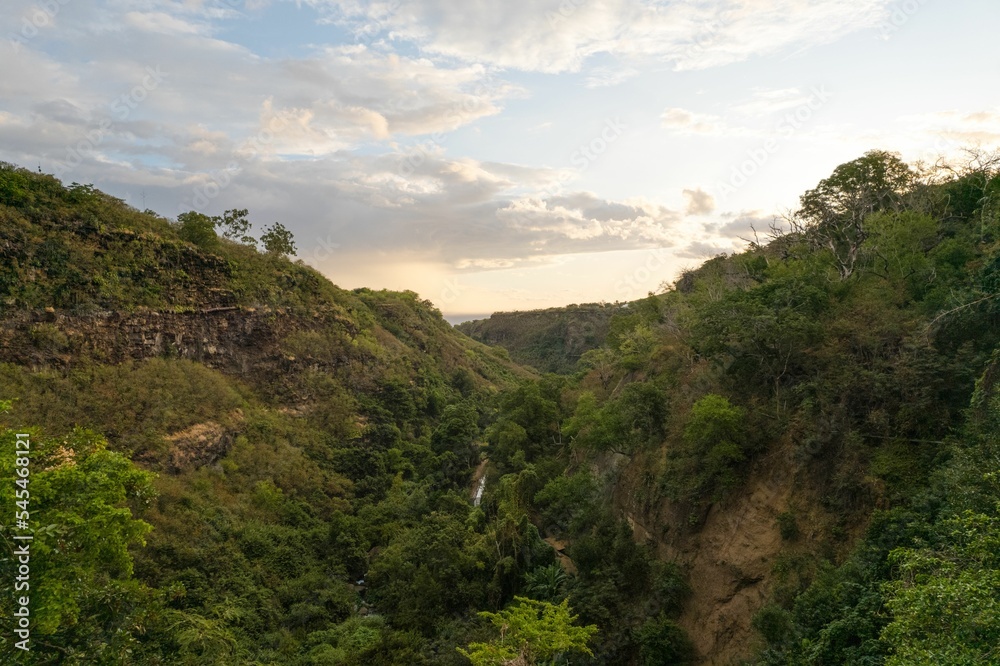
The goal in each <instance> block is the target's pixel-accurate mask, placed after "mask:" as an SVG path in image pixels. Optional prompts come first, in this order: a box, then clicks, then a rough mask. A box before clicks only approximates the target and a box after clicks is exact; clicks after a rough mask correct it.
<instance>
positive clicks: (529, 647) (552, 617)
mask: <svg viewBox="0 0 1000 666" xmlns="http://www.w3.org/2000/svg"><path fill="white" fill-rule="evenodd" d="M479 615H480V616H481V617H483V618H486V619H488V620H489V621H490V622H491V623H492V624H493V626H494V627H496V628H497V629H498V630H499V631H500V637H499V638H497V639H494V640H492V641H490V642H489V643H472V644H471V645H469V649H468V651H466V650H463V649H461V648H459V652H461V653H462V654H464V655H465V656H466V657H468V658H469V659H470V660H471V661H472V663H473V666H505V665H507V664H524V665H525V666H530V665H532V664H546V663H552V662H553V661H554V660H555V659H557V658H558V657H560V656H563V655H566V654H570V653H574V652H576V653H582V654H586V655H591V656H592V655H593V653H592V652H591V651H590V648H589V647H587V643H588V642H589V641H590V639H591V638H593V636H594V634H596V633H597V627H596V626H594V625H592V624H591V625H587V626H584V627H581V626H579V625H577V624H575V622H576V619H577V617H576V616H575V615H570V610H569V600H566V599H564V600H563V602H562V603H561V604H558V605H556V604H551V603H548V602H546V601H535V600H534V599H527V598H525V597H515V598H514V603H513V604H511V605H510V606H508V607H507V608H505V609H504V610H502V611H500V612H499V613H488V612H484V613H480V614H479Z"/></svg>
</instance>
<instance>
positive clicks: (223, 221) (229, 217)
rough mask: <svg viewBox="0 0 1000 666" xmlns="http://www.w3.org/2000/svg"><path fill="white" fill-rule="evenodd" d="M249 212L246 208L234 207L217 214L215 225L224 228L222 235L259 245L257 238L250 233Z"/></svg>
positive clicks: (251, 245) (248, 243)
mask: <svg viewBox="0 0 1000 666" xmlns="http://www.w3.org/2000/svg"><path fill="white" fill-rule="evenodd" d="M248 214H249V211H247V209H246V208H233V209H232V210H227V211H226V212H225V213H223V214H222V215H216V216H215V217H213V218H212V221H213V222H214V223H215V226H217V227H219V228H220V229H222V230H223V231H222V235H223V236H225V237H226V238H228V239H229V240H231V241H236V242H237V243H243V244H244V245H249V246H250V247H257V239H256V238H254V237H253V236H251V235H250V228H251V224H250V220H248V219H247V215H248Z"/></svg>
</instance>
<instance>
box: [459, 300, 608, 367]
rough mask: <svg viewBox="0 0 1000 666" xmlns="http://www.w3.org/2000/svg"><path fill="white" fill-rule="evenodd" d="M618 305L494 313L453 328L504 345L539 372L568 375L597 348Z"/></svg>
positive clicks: (577, 306) (471, 336) (586, 305)
mask: <svg viewBox="0 0 1000 666" xmlns="http://www.w3.org/2000/svg"><path fill="white" fill-rule="evenodd" d="M621 307H622V306H621V304H618V303H615V304H610V303H588V304H584V305H568V306H566V307H564V308H547V309H545V310H527V311H524V312H494V313H493V314H492V315H490V317H489V318H488V319H477V320H473V321H466V322H462V323H461V324H459V325H458V326H456V327H455V328H457V329H458V330H460V331H461V332H462V333H465V334H466V335H468V336H469V337H470V338H472V339H474V340H478V341H479V342H482V343H485V344H488V345H496V346H498V347H503V348H504V349H506V350H507V351H508V352H509V353H510V357H511V359H513V360H514V361H517V362H518V363H521V364H523V365H528V366H531V367H533V368H535V369H537V370H540V371H542V372H556V373H559V374H570V373H572V372H574V371H575V370H576V369H577V363H578V362H579V360H580V358H581V357H582V356H583V355H584V354H585V353H586V352H588V351H590V350H591V349H595V348H597V347H600V346H601V345H602V344H603V343H604V340H605V338H606V337H607V335H608V325H609V323H610V321H611V317H612V316H613V315H614V314H615V313H616V312H617V311H618V310H620V309H621Z"/></svg>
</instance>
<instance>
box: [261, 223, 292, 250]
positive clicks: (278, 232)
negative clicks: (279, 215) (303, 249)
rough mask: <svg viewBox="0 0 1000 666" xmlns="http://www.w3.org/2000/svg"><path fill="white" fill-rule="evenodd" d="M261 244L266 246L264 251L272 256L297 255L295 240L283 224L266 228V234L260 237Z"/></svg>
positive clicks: (275, 224)
mask: <svg viewBox="0 0 1000 666" xmlns="http://www.w3.org/2000/svg"><path fill="white" fill-rule="evenodd" d="M260 242H261V243H263V244H264V249H265V250H267V251H268V252H269V253H270V254H281V255H288V254H295V238H294V236H292V232H291V231H289V230H288V229H286V228H285V225H283V224H281V222H275V223H274V224H273V225H271V226H270V227H264V234H263V235H262V236H261V237H260Z"/></svg>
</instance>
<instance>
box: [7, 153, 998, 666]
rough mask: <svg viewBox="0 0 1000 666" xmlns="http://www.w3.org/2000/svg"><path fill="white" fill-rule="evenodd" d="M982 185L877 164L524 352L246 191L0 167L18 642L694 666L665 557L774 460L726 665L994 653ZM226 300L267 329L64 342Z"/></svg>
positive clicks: (386, 660) (824, 186)
mask: <svg viewBox="0 0 1000 666" xmlns="http://www.w3.org/2000/svg"><path fill="white" fill-rule="evenodd" d="M998 201H1000V177H998V175H997V173H996V162H995V161H990V160H989V159H987V156H983V155H979V156H978V157H977V159H976V160H973V161H971V162H970V163H969V164H968V165H966V166H965V167H963V168H960V169H958V168H956V169H952V170H950V171H948V172H945V173H941V172H938V171H926V172H922V171H917V170H915V169H913V168H911V167H909V166H907V165H905V164H903V163H902V162H900V161H899V160H898V159H897V158H896V157H895V156H894V155H891V154H888V153H883V152H873V153H869V154H867V155H865V156H863V157H862V158H859V159H858V160H856V161H853V162H851V163H848V164H846V165H842V166H841V167H838V169H837V170H835V172H834V173H833V174H832V175H831V176H830V178H828V179H825V180H824V181H823V182H821V183H820V184H819V185H818V186H817V188H815V189H813V190H810V191H809V192H807V193H806V194H805V195H804V196H803V200H802V208H801V210H800V211H799V212H798V213H797V214H796V215H795V216H794V217H793V218H792V219H791V220H790V224H789V225H787V226H785V227H783V228H782V227H780V226H778V225H776V226H775V228H774V229H773V230H772V234H771V238H770V242H769V243H767V244H753V245H751V247H749V248H748V249H747V250H746V251H745V252H743V253H739V254H735V255H732V256H719V257H716V258H714V259H712V260H709V261H708V262H706V263H705V264H704V265H703V266H702V267H701V268H699V269H697V270H694V271H690V272H688V273H686V274H684V275H682V276H681V278H680V279H679V280H678V281H677V282H676V283H675V284H674V285H673V287H672V288H670V289H668V290H667V291H666V292H665V293H662V294H659V295H651V296H650V297H648V298H645V299H642V300H640V301H637V302H634V303H631V304H629V306H628V307H627V308H621V307H615V308H613V312H610V313H609V314H608V317H607V318H606V322H605V325H604V326H605V328H603V329H602V330H601V331H600V332H599V334H596V333H595V334H594V335H593V336H591V337H590V338H587V339H586V340H585V341H583V342H581V344H579V345H578V346H577V347H574V352H573V354H574V355H579V357H580V358H579V363H578V364H576V365H574V364H575V363H576V359H575V358H574V359H573V364H564V361H566V360H567V358H568V357H567V356H566V355H565V351H566V347H560V350H557V351H556V352H554V353H556V354H557V356H558V357H559V359H560V360H559V364H562V365H560V367H559V368H558V369H560V370H563V371H569V370H570V366H573V367H575V372H576V374H573V375H569V374H563V375H552V374H549V375H544V376H538V375H536V374H534V373H532V372H530V371H527V370H525V369H523V368H520V367H518V366H516V365H515V364H513V363H511V362H510V361H509V359H508V358H507V356H506V354H504V353H502V352H501V351H497V350H494V349H490V348H487V347H485V346H483V345H481V344H478V343H476V342H473V341H472V340H470V339H469V338H467V337H465V336H463V335H461V334H459V333H458V332H455V331H454V330H453V329H451V327H449V326H448V325H447V324H446V323H445V322H444V320H443V319H442V318H441V316H440V314H439V313H437V312H436V311H435V310H434V309H433V307H432V306H431V305H430V304H429V303H427V302H425V301H421V300H420V299H419V298H418V297H417V296H416V294H412V293H411V292H404V293H393V292H384V291H383V292H375V291H371V290H364V289H361V290H355V291H353V292H348V291H344V290H341V289H338V288H337V287H335V286H333V285H332V284H330V283H329V282H327V281H326V280H325V279H323V278H322V276H320V275H319V274H318V273H316V272H315V271H313V270H312V269H310V268H309V267H307V266H305V265H304V264H301V263H295V262H292V261H290V260H289V259H288V258H287V257H285V256H283V255H285V254H287V253H288V252H290V251H291V250H290V247H289V245H287V244H285V243H286V241H287V242H288V243H291V239H290V238H289V237H287V236H285V235H284V234H283V233H282V230H281V229H279V228H277V227H271V228H270V230H269V232H268V233H272V232H274V234H276V235H272V236H269V237H268V238H269V239H270V240H265V241H264V243H265V248H264V249H265V250H266V251H265V252H263V253H260V252H257V251H256V250H255V249H254V248H252V247H250V245H251V243H250V240H252V238H251V237H249V236H248V235H247V233H248V231H247V230H248V228H247V227H245V224H246V223H247V215H248V214H247V212H246V211H240V210H237V211H227V212H226V213H225V214H223V215H222V216H221V217H218V218H211V217H207V216H200V217H199V214H197V213H191V214H186V215H182V216H181V218H180V219H179V220H178V221H177V222H171V221H169V220H165V219H163V218H160V217H157V216H155V215H151V214H147V213H140V212H138V211H135V210H133V209H130V208H128V207H127V206H125V205H124V204H122V203H121V202H120V201H116V200H114V199H112V198H110V197H107V196H106V195H104V194H102V193H100V192H98V191H97V190H94V189H93V188H91V187H89V186H80V185H76V184H74V185H72V186H70V187H68V188H64V187H62V186H61V185H60V184H59V183H58V182H56V181H55V180H54V179H52V178H50V177H46V176H42V175H38V174H32V173H30V172H27V171H24V170H20V169H16V168H13V167H9V166H3V167H2V168H0V254H2V256H3V263H2V264H0V315H2V317H3V321H0V324H2V326H0V340H2V341H3V344H4V346H3V347H2V348H0V361H6V362H4V363H2V364H0V387H2V388H0V391H2V392H0V400H6V401H13V402H12V405H10V406H11V409H10V411H9V412H8V413H6V414H4V415H3V416H0V419H2V423H0V426H2V427H3V428H4V430H3V434H2V435H0V442H2V443H3V446H4V448H3V456H2V457H0V469H2V472H3V475H2V478H3V479H4V483H5V486H4V487H3V488H2V489H0V493H2V497H3V499H4V511H5V512H7V511H8V507H9V506H11V505H12V504H13V499H14V498H13V497H12V496H11V493H12V492H13V486H11V485H10V484H9V483H7V480H8V479H10V478H11V475H12V465H13V463H12V460H13V458H12V457H11V456H12V448H11V437H12V435H11V434H10V432H11V431H12V430H16V431H24V430H28V431H30V432H31V433H32V436H33V438H34V439H35V440H36V441H37V442H38V449H37V452H36V453H35V454H34V455H36V458H35V459H33V465H34V466H35V467H34V474H35V477H34V480H33V482H32V483H33V484H36V486H33V491H32V492H33V493H34V492H36V491H37V493H38V495H37V497H36V496H35V495H34V494H33V495H32V498H33V502H37V504H33V505H32V506H33V511H34V513H33V515H32V521H33V523H34V524H35V525H37V526H38V527H37V529H38V530H39V531H38V541H37V544H38V548H39V553H40V555H39V564H38V569H37V576H38V578H37V583H38V586H39V591H38V594H39V595H40V596H39V597H38V598H39V599H41V600H42V601H44V604H42V606H41V607H39V610H38V611H37V614H36V616H35V624H34V625H33V627H34V633H33V638H34V641H35V642H34V644H33V650H32V652H31V653H28V654H20V653H18V654H17V655H16V656H17V659H19V660H20V662H19V663H38V664H40V663H52V662H56V661H61V662H65V663H108V664H118V663H121V664H168V663H180V664H301V665H303V666H305V665H319V664H347V665H350V664H404V663H405V664H431V663H433V664H456V665H466V666H467V665H468V664H469V663H470V662H471V663H479V664H504V663H506V664H511V663H523V664H531V663H539V664H540V663H560V664H577V665H583V664H644V665H654V664H685V663H696V662H697V661H698V659H699V655H698V654H696V643H697V641H693V640H692V635H693V634H691V635H689V633H687V632H685V630H684V628H686V629H688V630H693V631H699V629H700V628H699V627H698V626H692V622H691V621H690V619H689V618H686V617H685V615H684V613H685V605H686V604H689V603H691V601H690V600H691V599H692V597H693V596H695V595H697V593H698V584H699V581H697V580H689V579H688V578H689V577H688V572H687V570H686V568H685V565H684V563H683V560H682V559H680V558H678V559H677V560H676V561H675V560H674V559H673V558H671V557H669V556H668V554H670V553H674V554H676V552H677V551H676V550H671V548H672V547H674V546H675V545H676V544H677V543H681V542H683V539H684V538H685V537H686V536H690V535H696V534H697V533H698V531H699V530H701V529H703V526H704V525H705V524H706V521H707V520H708V516H709V513H710V511H711V510H712V508H713V507H718V506H721V505H722V504H721V503H722V502H725V501H727V500H728V499H732V498H734V497H739V495H740V493H741V492H742V491H743V490H744V484H747V483H748V479H749V478H750V476H751V475H752V474H754V473H759V472H760V470H767V471H768V472H769V473H770V474H771V478H774V479H777V480H778V481H776V483H782V484H786V485H787V487H788V488H789V489H790V490H789V495H790V496H791V497H792V498H793V499H794V500H795V501H791V502H788V503H787V506H782V512H781V513H780V515H778V516H777V518H776V522H777V526H778V528H780V529H779V531H780V535H781V544H780V548H781V551H780V552H779V553H777V554H776V556H775V557H774V558H773V570H772V571H771V577H770V579H769V586H768V588H767V589H768V590H769V593H770V599H769V601H768V603H767V604H766V605H765V606H763V608H761V609H760V610H759V612H757V614H756V615H755V617H754V618H753V627H754V629H755V631H756V638H755V639H754V640H755V641H756V644H755V645H750V644H747V645H744V646H741V647H742V648H744V651H745V652H749V651H750V650H751V649H753V650H755V651H756V652H757V659H758V661H759V662H760V663H764V664H831V665H832V664H858V665H861V664H865V665H867V664H892V665H895V664H911V663H912V664H932V663H934V664H939V663H940V664H973V663H990V662H991V661H996V660H997V659H998V655H997V653H996V646H997V645H998V644H1000V616H998V615H997V611H996V609H997V608H998V607H1000V578H998V575H1000V574H998V572H1000V561H998V559H997V552H998V547H1000V536H998V535H1000V531H998V530H1000V522H998V521H1000V482H998V476H997V474H998V469H1000V457H998V456H1000V453H998V451H1000V448H998V447H1000V398H998V397H997V396H998V395H1000V392H998V391H1000V389H998V388H997V387H996V384H997V378H998V377H1000V356H998V354H1000V352H998V347H1000V207H998V205H997V202H998ZM217 227H218V228H220V229H222V230H223V231H224V233H223V236H222V237H220V236H218V235H216V232H215V229H216V228H217ZM219 309H225V310H229V309H232V310H234V311H237V312H239V313H240V314H239V316H240V317H242V318H243V319H242V320H241V321H243V322H252V323H253V325H254V326H260V327H263V328H266V329H267V330H268V331H271V332H272V334H273V335H274V336H275V337H276V338H277V342H276V343H274V344H273V345H270V346H268V345H263V346H261V345H255V344H253V343H252V341H251V342H247V341H246V340H244V339H243V338H240V337H239V336H237V335H236V334H235V333H234V334H233V336H234V337H225V335H222V334H220V335H222V337H220V338H219V344H220V345H222V344H224V345H226V353H227V354H229V356H228V357H227V358H230V359H231V361H232V362H229V363H228V364H224V363H221V362H215V361H213V357H212V356H210V355H209V354H208V353H207V352H204V351H203V350H202V349H201V346H198V345H195V346H193V347H183V348H172V347H170V346H169V345H159V346H157V345H149V346H146V347H135V348H134V349H144V350H158V351H156V353H152V352H143V354H139V353H138V352H136V353H134V354H133V355H132V356H131V357H129V358H125V359H119V360H117V361H114V362H113V361H112V360H109V358H110V357H109V356H108V354H107V353H102V352H101V349H102V346H101V344H99V343H100V342H101V341H90V342H88V343H87V344H83V342H81V340H82V339H83V338H82V337H81V335H80V334H79V331H78V330H77V329H79V328H81V327H83V328H86V327H87V326H90V325H91V324H92V323H93V322H95V321H104V318H106V317H107V313H108V312H115V313H137V312H138V313H142V312H156V317H153V316H150V318H148V319H145V320H143V321H145V322H147V323H146V324H144V325H146V326H148V327H151V329H155V327H156V326H158V325H159V324H157V323H155V322H158V321H167V318H166V317H165V316H164V315H165V314H167V313H170V312H174V313H182V314H184V315H185V316H189V317H191V318H192V319H191V321H195V322H198V321H201V320H199V319H198V318H199V317H202V316H208V315H210V314H212V313H214V312H216V311H218V310H219ZM261 313H264V314H261ZM560 316H562V315H560ZM157 317H158V318H157ZM169 321H170V322H172V323H170V325H171V326H174V325H177V326H180V325H182V324H183V325H187V324H185V323H183V322H181V323H177V322H176V321H175V320H169ZM185 321H188V320H185ZM212 321H217V320H212ZM536 324H537V322H536V323H535V324H532V325H531V326H529V327H528V329H532V327H534V326H535V325H536ZM165 325H166V324H164V326H165ZM226 326H230V324H229V323H228V321H227V324H226ZM247 326H249V323H248V324H247ZM235 328H239V326H236V327H235ZM556 328H558V327H556ZM87 330H95V331H102V330H105V329H101V328H94V329H87ZM199 330H200V329H199ZM532 330H533V329H532ZM553 330H555V329H553ZM165 332H166V331H165V330H149V331H146V332H144V333H148V337H151V338H155V337H156V335H157V334H164V333H165ZM588 335H589V334H588ZM118 337H121V336H118ZM126 337H127V336H126ZM161 337H162V335H161ZM557 337H558V336H555V337H553V336H549V338H545V339H553V340H554V339H556V338H557ZM585 337H586V336H585ZM538 339H543V338H538ZM564 339H565V338H564ZM574 340H576V338H574ZM580 340H583V339H582V338H580ZM577 341H579V340H577ZM107 342H108V345H111V343H112V342H115V344H119V343H120V340H118V339H117V337H116V340H115V341H107ZM91 343H93V344H91ZM213 344H214V343H213ZM268 344H270V343H268ZM545 344H548V343H547V342H546V343H545ZM574 344H576V343H574ZM202 346H204V345H202ZM539 353H541V354H542V355H543V356H544V354H545V353H547V352H539ZM512 355H513V353H512ZM241 364H242V365H241ZM265 364H271V365H266V367H268V368H280V371H277V370H273V369H272V370H268V371H266V372H265V371H260V372H254V371H252V370H245V371H244V370H241V369H240V368H241V367H249V368H253V367H255V366H259V367H265ZM95 433H100V435H98V434H95ZM480 474H485V478H486V482H487V485H486V487H487V491H486V493H485V495H484V497H483V498H482V503H481V504H479V505H478V506H476V505H474V504H473V502H472V501H471V495H472V493H471V490H472V486H473V479H474V478H478V476H479V475H480ZM796 502H798V503H796ZM7 515H9V514H7V513H5V516H7ZM623 517H628V519H629V520H623ZM636 519H639V520H636ZM7 520H8V518H6V517H5V518H3V519H2V520H0V523H3V524H4V525H5V526H6V525H7ZM807 520H808V523H807V522H806V521H807ZM640 523H642V524H640ZM643 525H645V527H643ZM7 534H8V528H7V527H4V536H5V539H6V536H7ZM7 543H8V544H9V541H8V542H7ZM13 566H14V563H13V559H12V557H11V552H10V550H9V549H8V550H5V551H4V552H3V553H2V554H0V573H2V574H3V575H4V576H8V577H9V576H10V573H11V570H12V567H13ZM70 581H72V583H71V582H70ZM5 590H6V588H5ZM42 601H39V602H38V603H42ZM13 603H14V600H13V598H12V597H11V595H10V594H7V593H6V592H5V596H3V597H2V598H0V609H2V613H3V615H4V617H8V618H9V616H10V612H11V610H10V609H11V608H12V607H13ZM682 627H683V628H682ZM0 649H2V650H3V651H4V657H5V659H6V658H7V657H8V656H9V655H12V654H14V652H13V648H12V645H11V644H10V643H9V642H8V643H4V644H2V645H0Z"/></svg>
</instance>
